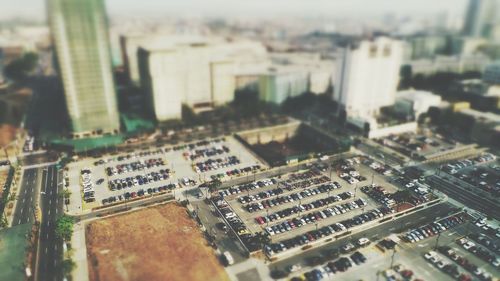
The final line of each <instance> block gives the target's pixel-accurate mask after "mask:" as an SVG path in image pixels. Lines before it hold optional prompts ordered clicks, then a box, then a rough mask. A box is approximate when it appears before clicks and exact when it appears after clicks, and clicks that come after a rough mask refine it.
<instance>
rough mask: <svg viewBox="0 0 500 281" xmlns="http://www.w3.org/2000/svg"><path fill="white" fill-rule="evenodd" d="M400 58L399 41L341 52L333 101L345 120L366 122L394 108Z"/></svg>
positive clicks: (364, 43) (386, 40)
mask: <svg viewBox="0 0 500 281" xmlns="http://www.w3.org/2000/svg"><path fill="white" fill-rule="evenodd" d="M402 57H403V45H402V43H401V42H400V41H396V40H393V39H390V38H385V37H380V38H377V39H375V40H373V41H368V40H364V41H360V42H357V44H351V45H349V46H347V47H345V48H344V49H342V50H341V51H340V55H339V56H338V59H337V73H336V82H335V83H334V85H335V91H334V100H335V101H337V102H338V103H339V105H340V108H341V110H344V111H345V113H346V116H347V119H348V120H349V119H369V118H370V117H372V116H374V115H376V114H377V113H378V112H379V110H380V108H381V107H384V106H389V105H392V104H394V101H395V94H396V89H397V86H398V82H399V71H400V66H401V61H402Z"/></svg>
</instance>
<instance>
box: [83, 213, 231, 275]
mask: <svg viewBox="0 0 500 281" xmlns="http://www.w3.org/2000/svg"><path fill="white" fill-rule="evenodd" d="M86 239H87V253H88V256H89V263H90V264H89V265H90V266H89V271H90V272H89V274H90V280H93V281H98V280H99V281H114V280H124V281H126V280H129V281H134V280H151V281H153V280H172V281H176V280H194V281H196V280H206V281H211V280H213V281H219V280H229V279H228V277H227V275H226V273H225V272H224V268H223V267H222V265H220V263H219V261H218V260H217V257H216V256H215V255H214V254H213V250H212V249H211V248H210V247H209V246H207V244H206V241H205V239H204V238H203V236H202V234H201V232H200V230H199V229H198V227H197V226H196V224H195V222H194V221H192V220H191V219H190V218H189V217H188V215H187V213H186V210H185V209H184V208H182V207H180V206H178V205H176V204H173V203H172V204H166V205H163V206H160V207H156V208H149V209H144V210H141V211H137V212H133V213H128V214H124V215H119V216H115V217H111V218H106V219H102V220H98V221H95V222H92V223H90V224H89V225H88V226H87V233H86Z"/></svg>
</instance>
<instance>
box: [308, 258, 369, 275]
mask: <svg viewBox="0 0 500 281" xmlns="http://www.w3.org/2000/svg"><path fill="white" fill-rule="evenodd" d="M366 260H367V259H366V257H365V256H364V255H363V254H362V253H360V252H355V253H353V254H352V255H351V256H350V257H341V258H338V259H337V260H335V261H330V262H328V263H327V264H326V265H324V266H318V267H316V268H314V269H312V270H310V271H308V272H306V273H304V277H305V279H306V280H307V281H319V280H323V279H331V278H332V277H333V276H334V275H335V273H337V272H344V271H347V270H348V269H349V268H351V267H353V266H354V265H360V264H363V263H365V262H366Z"/></svg>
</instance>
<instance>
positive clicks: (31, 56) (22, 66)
mask: <svg viewBox="0 0 500 281" xmlns="http://www.w3.org/2000/svg"><path fill="white" fill-rule="evenodd" d="M37 64H38V55H37V54H35V53H31V52H30V53H26V54H24V56H22V57H21V58H19V59H16V60H13V61H12V62H10V63H9V64H8V65H7V66H5V69H4V74H5V76H6V77H7V78H9V79H12V80H14V81H16V82H19V81H22V80H24V79H26V78H27V77H28V75H29V74H30V73H31V72H32V71H33V70H34V69H35V67H36V65H37Z"/></svg>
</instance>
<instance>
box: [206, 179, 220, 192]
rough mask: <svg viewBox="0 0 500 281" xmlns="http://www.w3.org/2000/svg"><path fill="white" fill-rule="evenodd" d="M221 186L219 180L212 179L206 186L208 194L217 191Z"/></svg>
mask: <svg viewBox="0 0 500 281" xmlns="http://www.w3.org/2000/svg"><path fill="white" fill-rule="evenodd" d="M221 185H222V182H221V181H220V179H214V180H212V181H211V182H210V183H209V184H208V191H209V192H210V193H212V192H214V191H216V190H217V189H219V187H220V186H221Z"/></svg>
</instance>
